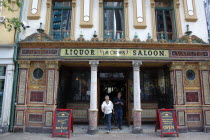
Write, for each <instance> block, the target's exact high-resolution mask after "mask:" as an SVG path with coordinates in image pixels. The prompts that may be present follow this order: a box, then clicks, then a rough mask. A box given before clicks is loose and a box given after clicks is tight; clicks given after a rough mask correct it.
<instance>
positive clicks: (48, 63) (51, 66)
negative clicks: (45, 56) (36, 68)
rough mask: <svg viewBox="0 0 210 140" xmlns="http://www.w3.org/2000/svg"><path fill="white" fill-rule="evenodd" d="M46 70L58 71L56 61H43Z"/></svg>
mask: <svg viewBox="0 0 210 140" xmlns="http://www.w3.org/2000/svg"><path fill="white" fill-rule="evenodd" d="M45 63H46V68H47V69H59V63H58V61H45Z"/></svg>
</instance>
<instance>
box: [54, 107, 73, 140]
mask: <svg viewBox="0 0 210 140" xmlns="http://www.w3.org/2000/svg"><path fill="white" fill-rule="evenodd" d="M70 131H72V132H73V116H72V109H56V111H55V114H54V121H53V130H52V137H54V135H68V137H69V138H70Z"/></svg>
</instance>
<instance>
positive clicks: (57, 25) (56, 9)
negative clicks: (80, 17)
mask: <svg viewBox="0 0 210 140" xmlns="http://www.w3.org/2000/svg"><path fill="white" fill-rule="evenodd" d="M52 15H53V17H52V27H51V29H52V30H51V32H52V36H53V38H54V39H55V40H63V39H64V38H69V37H70V31H71V15H72V2H71V0H54V3H53V10H52Z"/></svg>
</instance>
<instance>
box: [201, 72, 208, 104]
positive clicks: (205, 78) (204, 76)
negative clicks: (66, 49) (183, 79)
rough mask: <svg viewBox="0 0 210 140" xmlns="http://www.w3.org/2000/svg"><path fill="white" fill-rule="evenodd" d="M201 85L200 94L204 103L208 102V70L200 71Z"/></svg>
mask: <svg viewBox="0 0 210 140" xmlns="http://www.w3.org/2000/svg"><path fill="white" fill-rule="evenodd" d="M201 86H202V88H201V89H202V94H203V97H204V104H210V94H209V92H210V91H209V71H207V70H202V71H201Z"/></svg>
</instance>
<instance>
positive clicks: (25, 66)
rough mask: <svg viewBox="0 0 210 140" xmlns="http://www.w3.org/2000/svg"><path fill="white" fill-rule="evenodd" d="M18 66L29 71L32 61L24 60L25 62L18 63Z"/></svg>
mask: <svg viewBox="0 0 210 140" xmlns="http://www.w3.org/2000/svg"><path fill="white" fill-rule="evenodd" d="M18 64H19V68H23V69H24V68H25V69H28V68H30V61H27V60H24V61H22V60H21V61H18Z"/></svg>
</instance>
